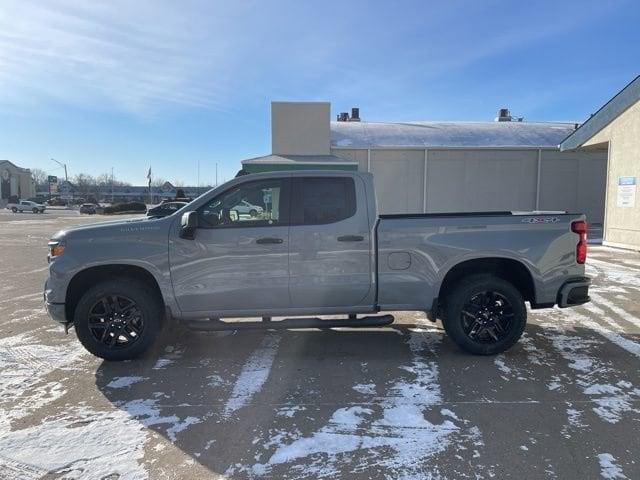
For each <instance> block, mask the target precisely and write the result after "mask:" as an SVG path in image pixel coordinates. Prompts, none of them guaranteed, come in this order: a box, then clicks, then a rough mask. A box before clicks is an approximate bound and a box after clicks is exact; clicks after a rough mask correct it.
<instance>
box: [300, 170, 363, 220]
mask: <svg viewBox="0 0 640 480" xmlns="http://www.w3.org/2000/svg"><path fill="white" fill-rule="evenodd" d="M293 192H294V193H293V203H292V207H291V210H292V212H291V213H292V223H293V224H296V225H324V224H327V223H335V222H339V221H341V220H345V219H347V218H350V217H352V216H353V215H355V213H356V189H355V184H354V181H353V179H352V178H350V177H300V178H294V179H293Z"/></svg>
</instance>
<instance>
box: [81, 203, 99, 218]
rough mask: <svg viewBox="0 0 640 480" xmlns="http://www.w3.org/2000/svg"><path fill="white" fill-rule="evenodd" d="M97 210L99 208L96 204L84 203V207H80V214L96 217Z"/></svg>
mask: <svg viewBox="0 0 640 480" xmlns="http://www.w3.org/2000/svg"><path fill="white" fill-rule="evenodd" d="M96 208H98V206H97V205H96V204H95V203H83V204H82V205H80V213H86V214H88V215H95V214H96Z"/></svg>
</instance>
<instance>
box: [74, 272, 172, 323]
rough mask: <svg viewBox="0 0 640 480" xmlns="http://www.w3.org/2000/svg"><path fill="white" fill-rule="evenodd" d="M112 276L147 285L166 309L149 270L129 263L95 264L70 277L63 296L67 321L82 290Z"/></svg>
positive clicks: (157, 285)
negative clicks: (64, 296)
mask: <svg viewBox="0 0 640 480" xmlns="http://www.w3.org/2000/svg"><path fill="white" fill-rule="evenodd" d="M113 278H127V279H132V280H136V281H138V282H140V283H142V284H144V285H146V286H148V287H149V289H150V291H151V292H152V293H153V295H154V296H155V297H156V298H157V299H158V301H159V302H161V306H162V309H163V310H166V305H165V302H164V298H163V295H162V290H161V289H160V285H159V284H158V281H157V280H156V278H155V277H154V276H153V274H152V273H151V272H149V270H147V269H145V268H143V267H140V266H137V265H131V264H110V265H97V266H92V267H88V268H85V269H83V270H80V271H79V272H77V273H76V274H75V275H74V276H73V277H72V278H71V281H70V282H69V285H68V286H67V292H66V298H65V313H66V318H67V319H68V321H69V322H72V321H73V317H74V314H75V309H76V306H77V305H78V302H79V301H80V298H81V297H82V295H83V294H84V292H86V291H87V290H88V289H89V288H91V287H93V286H94V285H97V284H98V283H101V282H103V281H105V280H112V279H113Z"/></svg>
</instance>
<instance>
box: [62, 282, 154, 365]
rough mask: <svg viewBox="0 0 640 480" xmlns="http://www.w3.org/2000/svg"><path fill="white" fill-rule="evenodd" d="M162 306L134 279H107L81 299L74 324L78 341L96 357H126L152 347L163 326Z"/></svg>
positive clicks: (141, 352)
mask: <svg viewBox="0 0 640 480" xmlns="http://www.w3.org/2000/svg"><path fill="white" fill-rule="evenodd" d="M162 315H163V313H162V305H161V302H160V301H159V299H157V298H156V296H155V295H153V294H151V293H149V289H148V288H145V286H144V285H143V284H141V283H140V282H137V281H134V280H128V279H125V280H122V279H120V280H109V281H106V282H102V283H99V284H98V285H95V286H94V287H91V288H90V289H89V290H87V291H86V293H85V294H84V295H83V296H82V298H80V301H79V302H78V305H77V306H76V310H75V314H74V319H73V323H74V327H75V330H76V334H77V336H78V339H79V340H80V343H82V345H83V346H84V347H85V348H86V349H87V350H88V351H89V352H91V353H92V354H93V355H95V356H96V357H100V358H104V359H105V360H116V361H117V360H129V359H131V358H135V357H138V356H140V355H142V354H143V353H144V352H145V351H147V350H148V349H149V347H151V346H152V345H153V343H154V341H155V339H156V337H157V335H158V333H159V332H160V329H161V326H162Z"/></svg>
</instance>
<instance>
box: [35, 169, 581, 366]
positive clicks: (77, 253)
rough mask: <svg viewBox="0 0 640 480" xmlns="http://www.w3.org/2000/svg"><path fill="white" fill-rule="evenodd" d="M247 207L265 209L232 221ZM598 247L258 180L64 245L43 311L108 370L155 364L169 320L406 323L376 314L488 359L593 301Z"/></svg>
mask: <svg viewBox="0 0 640 480" xmlns="http://www.w3.org/2000/svg"><path fill="white" fill-rule="evenodd" d="M247 204H250V205H257V206H259V207H260V208H259V209H257V208H256V209H255V212H251V214H249V213H247V212H245V210H246V209H245V208H235V207H236V206H238V205H241V206H242V205H247ZM586 248H587V224H586V221H585V217H584V215H580V214H568V213H564V212H522V213H518V212H481V213H446V214H445V213H438V214H407V215H378V214H377V211H376V197H375V190H374V184H373V177H372V175H371V174H367V173H356V172H333V171H302V172H300V171H298V172H277V173H268V174H250V175H245V176H241V177H237V178H235V179H234V180H231V181H230V182H228V183H226V184H224V185H221V186H219V187H217V188H215V189H213V190H211V191H209V192H207V193H206V194H204V195H202V196H200V197H199V198H197V199H196V200H194V201H193V202H191V203H189V204H187V205H185V206H184V207H183V208H182V209H180V210H178V211H177V212H176V213H175V214H173V215H170V216H168V217H165V218H160V219H148V218H144V219H133V220H124V221H114V222H106V223H99V224H93V225H86V226H78V227H74V228H70V229H68V230H63V231H60V232H58V233H57V234H55V235H54V236H53V238H52V239H51V241H50V242H49V249H50V252H49V278H48V279H47V282H46V284H45V291H44V298H45V304H46V308H47V311H48V312H49V314H50V316H51V317H52V318H53V319H55V320H57V321H58V322H61V323H63V324H64V325H65V326H66V327H67V328H68V327H69V326H70V325H73V326H74V327H75V331H76V333H77V335H78V338H79V339H80V341H81V342H82V344H83V345H84V346H85V347H86V348H87V350H89V351H90V352H91V353H93V354H94V355H97V356H99V357H102V358H105V359H108V360H123V359H129V358H133V357H135V356H138V355H140V354H142V353H143V352H144V351H145V350H147V349H148V348H149V347H150V346H151V345H152V343H153V342H154V340H155V338H156V336H157V335H158V333H159V332H160V330H161V328H162V326H163V324H164V323H165V322H167V321H171V320H172V319H176V320H179V321H181V322H184V323H186V324H187V325H188V326H189V327H191V328H193V329H197V330H224V329H226V330H237V329H245V328H269V329H278V328H332V327H338V326H348V327H358V326H378V325H387V324H389V323H391V322H392V321H393V316H391V315H389V314H386V315H384V314H383V315H375V314H378V313H379V312H390V311H425V312H427V315H428V318H429V319H431V320H434V321H435V320H436V319H437V318H439V319H441V320H442V322H443V325H444V328H445V330H446V332H447V334H448V335H449V336H450V337H451V338H452V339H453V340H454V341H455V342H456V343H457V344H458V345H459V346H460V347H461V348H462V349H464V350H466V351H468V352H471V353H474V354H484V355H487V354H495V353H498V352H502V351H504V350H506V349H507V348H509V347H511V346H512V345H513V344H515V343H516V342H517V341H518V339H519V338H520V336H521V335H522V332H523V331H524V328H525V323H526V316H527V310H526V306H525V301H526V302H529V304H530V306H531V308H532V309H538V308H550V307H553V306H554V305H559V306H560V307H568V306H571V305H579V304H582V303H585V302H588V301H589V296H588V289H589V283H590V282H589V279H588V278H587V277H585V275H584V262H585V260H586ZM315 315H320V316H323V315H332V316H335V315H344V317H345V318H344V319H342V320H336V319H321V318H309V316H315ZM234 317H236V318H237V317H257V318H258V320H256V321H249V322H248V321H242V322H238V321H235V322H234V321H233V320H231V321H229V320H225V319H230V318H234ZM272 317H289V318H285V319H283V320H272ZM291 317H293V318H291ZM296 317H302V318H296Z"/></svg>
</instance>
